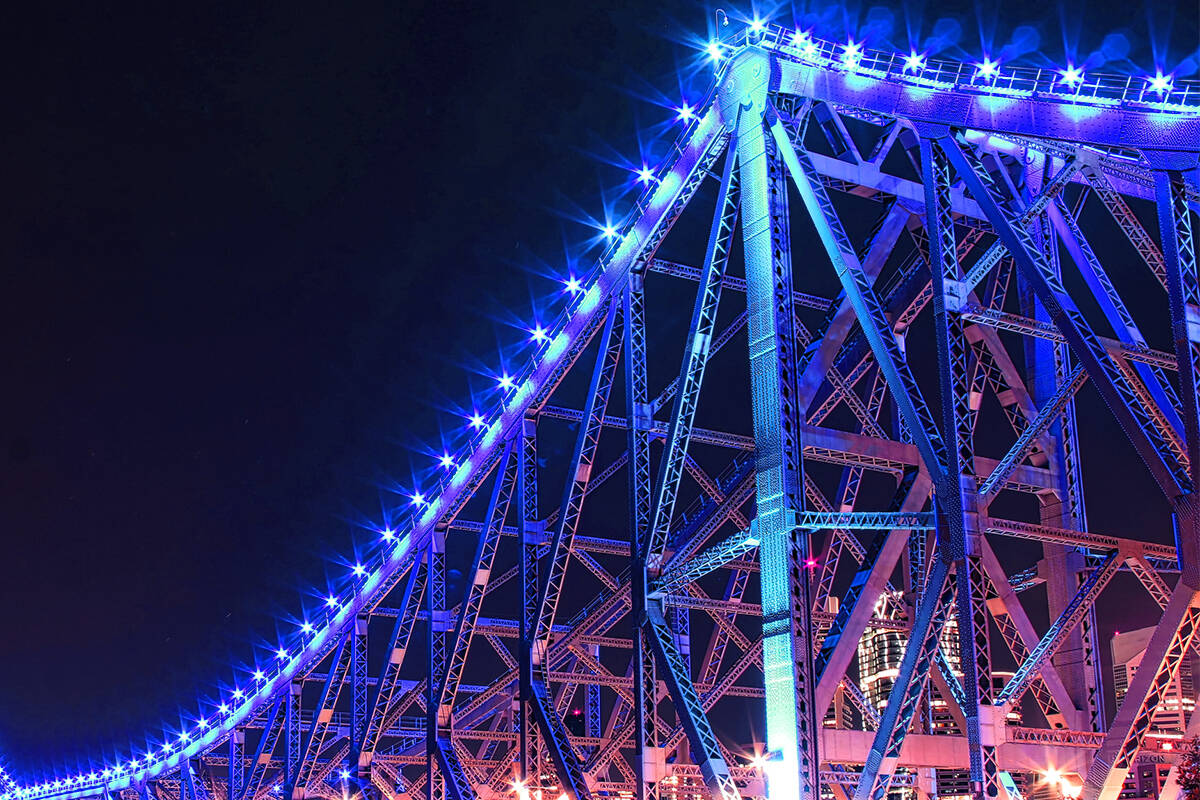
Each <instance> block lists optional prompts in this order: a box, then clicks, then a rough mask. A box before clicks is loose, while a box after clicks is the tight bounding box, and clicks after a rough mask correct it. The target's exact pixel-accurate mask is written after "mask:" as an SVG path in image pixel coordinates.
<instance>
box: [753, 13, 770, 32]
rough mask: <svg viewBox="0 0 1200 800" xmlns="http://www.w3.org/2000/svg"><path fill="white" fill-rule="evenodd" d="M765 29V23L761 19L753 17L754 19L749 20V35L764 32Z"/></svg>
mask: <svg viewBox="0 0 1200 800" xmlns="http://www.w3.org/2000/svg"><path fill="white" fill-rule="evenodd" d="M766 27H767V23H766V22H764V21H763V20H762V19H760V18H759V17H757V16H755V17H754V19H752V20H750V32H751V33H762V32H763V31H764V30H766Z"/></svg>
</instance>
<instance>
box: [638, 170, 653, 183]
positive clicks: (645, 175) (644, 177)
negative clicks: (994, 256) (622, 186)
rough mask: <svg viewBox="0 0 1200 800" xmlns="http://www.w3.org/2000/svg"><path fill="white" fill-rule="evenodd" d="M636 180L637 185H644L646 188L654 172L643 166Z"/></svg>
mask: <svg viewBox="0 0 1200 800" xmlns="http://www.w3.org/2000/svg"><path fill="white" fill-rule="evenodd" d="M637 179H638V183H641V184H645V185H647V186H648V185H649V184H650V182H651V181H652V180H654V172H653V171H652V170H651V169H650V168H649V167H646V166H643V167H642V168H641V169H639V170H638V177H637Z"/></svg>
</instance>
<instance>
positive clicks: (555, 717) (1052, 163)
mask: <svg viewBox="0 0 1200 800" xmlns="http://www.w3.org/2000/svg"><path fill="white" fill-rule="evenodd" d="M711 49H712V51H713V52H712V55H713V57H714V59H715V60H716V61H717V64H718V71H717V77H716V80H715V82H714V84H713V87H712V90H711V92H710V94H709V96H708V98H707V99H706V101H705V102H704V103H703V104H701V105H699V106H697V107H696V109H695V110H692V109H688V108H686V107H685V109H684V110H683V114H682V116H683V117H684V118H685V119H686V120H687V125H686V130H685V131H684V133H683V134H682V136H681V137H680V139H679V140H678V142H677V144H676V146H675V148H674V150H673V153H672V156H671V157H670V158H669V159H668V160H667V162H666V163H664V164H663V165H662V166H661V167H660V168H659V169H657V170H656V171H654V173H653V175H652V176H647V177H646V180H645V182H646V183H647V189H646V191H645V193H644V194H643V196H642V198H641V200H640V201H639V203H638V205H637V208H636V210H635V212H634V213H633V214H632V215H631V216H630V217H629V219H628V223H627V224H626V225H625V226H623V227H621V228H619V229H617V230H614V231H612V232H611V233H612V235H611V244H610V246H609V247H608V249H607V251H606V252H605V253H604V255H603V256H602V258H601V259H600V260H599V262H598V263H597V264H596V265H595V267H594V269H593V270H592V272H591V274H590V275H588V276H587V277H586V278H581V279H580V280H579V281H572V284H571V285H570V286H569V287H568V288H569V290H570V292H571V294H572V301H571V303H570V308H569V309H568V310H567V312H566V313H564V314H563V315H562V317H561V318H560V319H559V320H558V321H557V322H556V323H555V324H554V325H553V326H548V327H547V328H546V329H545V330H543V329H541V328H540V327H539V328H538V331H537V334H535V338H536V339H537V341H538V349H539V351H538V354H537V357H536V358H535V359H534V361H533V363H531V364H530V365H529V366H528V367H527V369H525V370H524V371H522V372H520V373H518V374H515V375H512V376H507V375H506V376H504V379H503V380H502V381H501V385H500V386H499V387H498V389H497V394H496V396H495V398H494V400H495V405H494V407H493V408H491V409H480V410H479V411H478V412H476V415H475V417H474V418H473V420H472V421H471V423H472V426H473V427H474V429H475V433H474V437H473V440H472V444H471V447H470V448H469V449H467V450H465V451H463V452H461V453H459V454H456V455H454V456H447V457H446V459H445V462H446V463H445V466H446V470H445V471H444V478H443V480H442V481H441V483H440V485H438V486H437V487H436V488H435V489H432V490H426V491H425V493H424V494H421V495H418V496H417V497H416V498H415V500H414V506H413V513H412V515H411V520H410V521H409V523H408V524H407V525H404V526H398V527H397V528H396V529H395V530H392V529H390V528H389V529H386V530H382V531H381V542H380V550H379V551H378V553H377V554H376V557H375V558H373V559H372V560H370V561H368V562H367V563H364V564H361V565H359V566H357V567H356V568H355V575H354V583H353V586H352V587H351V588H350V589H348V590H347V591H346V592H345V593H343V594H342V595H340V596H331V597H329V598H328V600H327V602H326V606H325V609H324V611H323V617H322V618H320V619H310V620H309V621H307V622H305V623H304V626H303V628H302V629H300V630H298V631H297V632H296V634H295V637H294V639H293V640H292V641H291V642H290V643H289V644H288V646H287V647H284V648H281V650H280V653H279V657H278V659H277V660H276V661H275V662H273V663H272V664H271V665H270V666H264V667H262V668H261V669H260V670H259V671H258V672H256V673H255V674H254V675H248V676H246V681H245V682H244V683H243V684H242V685H240V686H237V687H233V686H231V687H229V689H228V691H227V693H226V695H225V696H224V697H222V698H220V699H218V700H215V701H211V702H208V701H206V702H207V705H206V706H205V708H207V710H206V711H202V712H201V713H198V714H196V715H195V716H194V717H191V718H189V719H187V720H185V722H184V724H183V725H182V727H181V726H179V725H176V726H173V727H172V728H170V729H169V730H168V731H166V732H164V733H162V734H160V735H157V738H154V739H153V747H151V748H150V749H149V750H148V751H146V752H143V753H138V754H136V757H134V758H132V759H126V760H124V761H122V762H121V763H117V764H109V765H107V766H105V767H103V768H97V769H96V770H95V771H93V772H91V773H89V774H84V775H77V776H72V777H63V778H59V779H57V780H54V781H51V782H47V783H44V784H40V785H36V786H32V785H31V786H18V785H17V784H15V783H12V782H10V781H7V779H6V783H5V785H4V786H3V787H0V788H2V789H3V791H2V793H0V800H34V799H35V798H51V797H53V798H71V797H84V796H94V795H101V794H102V795H105V796H109V797H111V796H114V795H120V796H122V797H124V798H127V800H137V798H141V800H217V799H218V798H219V799H220V800H268V799H269V798H272V797H291V798H305V797H324V798H330V800H340V799H341V798H344V797H347V796H351V795H356V794H359V793H361V794H365V795H368V796H370V797H385V798H413V799H415V798H419V797H429V798H448V799H449V800H466V799H467V798H530V797H532V798H538V797H541V798H545V800H556V798H558V797H560V795H563V794H565V795H566V796H567V797H569V798H578V799H579V800H585V799H586V798H603V797H636V798H639V799H640V798H684V797H704V796H708V797H713V798H723V799H725V800H728V799H729V798H739V797H760V796H766V797H770V798H771V799H772V800H781V799H782V798H813V799H814V800H815V798H817V797H818V796H819V795H826V796H830V797H834V798H839V800H849V798H851V797H853V798H854V800H883V798H885V797H887V796H888V795H889V793H891V794H892V795H896V793H899V792H902V793H905V794H907V795H910V796H919V797H921V798H930V797H936V796H938V795H939V794H940V795H946V794H951V793H954V794H957V793H958V792H957V791H954V792H952V791H951V789H950V787H949V786H948V785H946V783H945V782H946V781H947V780H949V779H950V778H949V776H951V775H960V776H962V779H963V781H964V782H965V783H964V785H965V789H963V790H962V791H963V792H964V793H969V794H970V795H972V796H973V797H975V798H1001V797H1007V798H1009V800H1017V799H1018V798H1019V797H1020V795H1021V792H1022V791H1027V790H1028V789H1029V788H1031V785H1032V784H1031V780H1032V778H1031V776H1038V775H1039V774H1040V775H1043V776H1044V775H1045V773H1046V772H1047V771H1049V770H1053V771H1054V772H1055V773H1057V774H1059V775H1068V774H1072V775H1077V776H1078V781H1079V783H1078V785H1075V786H1074V787H1073V791H1074V793H1076V794H1080V793H1081V795H1082V797H1083V798H1085V800H1114V799H1115V798H1116V797H1117V795H1118V793H1119V792H1120V790H1121V787H1122V784H1123V781H1124V780H1125V779H1126V777H1127V776H1128V775H1129V773H1130V770H1131V769H1132V768H1133V767H1134V765H1135V764H1137V763H1142V762H1149V763H1163V764H1166V763H1169V762H1170V761H1171V759H1172V758H1173V756H1174V753H1173V752H1172V751H1171V745H1170V742H1171V741H1172V739H1171V737H1164V736H1161V735H1158V734H1156V733H1155V731H1157V730H1158V728H1156V727H1154V724H1153V723H1154V718H1155V714H1156V709H1158V707H1159V700H1160V699H1161V698H1162V696H1163V693H1164V692H1165V691H1166V690H1167V688H1168V687H1169V685H1170V684H1171V682H1172V679H1173V678H1174V676H1175V675H1176V674H1177V673H1178V671H1179V669H1180V664H1181V662H1182V661H1183V660H1184V658H1185V657H1186V655H1187V653H1188V651H1189V650H1190V648H1191V647H1192V645H1193V639H1194V637H1195V634H1196V631H1197V624H1198V622H1200V594H1198V592H1200V507H1198V505H1197V495H1196V486H1197V484H1198V482H1200V408H1198V402H1197V381H1198V380H1200V289H1198V286H1197V264H1196V253H1195V246H1194V240H1193V223H1194V216H1193V214H1194V212H1195V211H1196V210H1197V199H1198V196H1197V173H1196V167H1197V151H1198V150H1200V86H1198V85H1195V84H1185V83H1184V82H1182V81H1172V80H1170V78H1163V77H1162V76H1155V77H1154V78H1140V77H1127V76H1121V77H1115V76H1092V75H1085V74H1083V73H1081V72H1079V71H1077V70H1074V69H1069V70H1065V71H1056V70H1038V69H1024V68H1007V67H1001V66H999V65H996V64H993V63H991V62H988V61H986V60H985V61H984V63H983V64H974V65H972V64H958V63H951V62H937V61H933V60H927V59H924V58H921V57H919V56H911V55H909V56H906V55H904V54H897V53H881V52H876V51H871V50H867V49H864V48H861V47H859V46H857V45H854V44H835V43H830V42H825V41H821V40H819V39H814V38H812V37H810V36H808V35H806V34H804V33H801V32H793V31H788V30H783V29H779V28H775V27H772V26H765V25H757V24H756V25H754V26H752V27H751V28H749V29H747V30H746V31H743V32H742V33H741V34H740V35H739V36H738V37H737V38H736V40H733V41H727V42H723V43H714V44H713V45H712V46H711ZM681 239H686V240H687V243H684V244H676V242H677V241H678V240H681ZM1115 240H1119V243H1120V246H1119V247H1115V246H1111V245H1110V244H1105V245H1104V246H1098V245H1094V244H1093V242H1097V241H1103V242H1106V243H1111V242H1113V241H1115ZM799 242H808V243H811V244H808V245H805V246H803V247H800V246H798V245H797V244H796V243H799ZM689 243H690V244H689ZM817 243H819V244H817ZM689 248H690V249H689ZM689 252H693V253H694V254H695V256H694V258H695V260H694V261H692V262H691V263H687V262H685V261H684V260H683V259H684V258H685V256H681V255H679V254H680V253H689ZM689 309H690V317H689V314H688V311H689ZM1143 330H1145V331H1146V334H1145V335H1144V334H1143ZM663 365H667V366H666V367H665V368H664V367H663ZM656 373H661V374H656ZM1084 393H1094V395H1092V396H1094V397H1097V398H1099V400H1100V401H1102V407H1104V408H1106V409H1107V411H1106V412H1105V413H1108V412H1111V415H1112V417H1113V418H1115V421H1116V423H1117V425H1118V426H1119V430H1120V431H1122V432H1123V434H1124V436H1125V437H1126V438H1127V439H1128V445H1125V444H1124V443H1117V444H1119V445H1120V446H1121V447H1124V448H1126V450H1119V451H1114V450H1112V446H1113V443H1111V442H1110V443H1105V442H1099V441H1095V442H1093V441H1082V442H1081V441H1080V427H1081V426H1080V425H1079V423H1078V420H1077V413H1076V400H1077V397H1080V398H1081V397H1084V396H1085V395H1084ZM1098 407H1099V406H1098ZM1112 452H1122V453H1123V452H1131V453H1136V457H1130V458H1128V459H1125V460H1123V461H1121V462H1120V463H1114V462H1113V460H1112V458H1111V455H1106V454H1110V453H1112ZM1089 458H1091V459H1092V460H1091V461H1089V460H1088V459H1089ZM1092 470H1096V471H1104V470H1109V471H1111V470H1121V471H1124V472H1134V471H1145V472H1146V474H1147V475H1148V476H1149V481H1150V482H1151V483H1152V484H1156V485H1157V487H1158V489H1160V490H1161V494H1160V495H1158V496H1146V497H1130V498H1129V502H1131V503H1132V502H1137V503H1141V504H1145V506H1146V508H1147V509H1152V508H1157V509H1159V510H1160V513H1159V514H1158V516H1157V517H1156V516H1154V515H1153V514H1149V512H1148V516H1147V519H1148V520H1150V519H1161V520H1162V524H1161V525H1158V524H1149V523H1148V524H1147V525H1146V526H1145V527H1144V529H1142V530H1139V531H1136V532H1128V531H1125V532H1123V535H1112V533H1113V532H1111V531H1105V524H1104V520H1102V519H1100V520H1092V521H1091V522H1089V520H1088V518H1087V515H1086V513H1085V502H1084V492H1083V476H1084V473H1085V472H1088V474H1092V472H1091V471H1092ZM1172 520H1173V530H1172V524H1171V521H1172ZM1093 528H1094V529H1093ZM458 574H461V576H462V577H461V579H457V580H456V579H453V577H449V578H448V575H449V576H453V575H458ZM1121 576H1124V577H1121ZM1115 578H1116V579H1118V583H1120V581H1126V582H1125V583H1123V584H1121V585H1123V586H1125V589H1124V590H1122V591H1124V593H1125V596H1124V597H1123V598H1122V602H1125V603H1128V604H1131V605H1137V604H1142V605H1143V606H1144V607H1145V609H1146V614H1145V617H1146V618H1147V619H1154V620H1157V624H1156V627H1155V628H1154V631H1153V635H1152V636H1151V637H1150V638H1149V641H1148V644H1147V646H1146V651H1145V654H1144V656H1143V658H1142V661H1141V666H1140V667H1139V668H1138V669H1137V670H1136V672H1134V674H1133V677H1132V679H1131V680H1130V682H1129V685H1128V686H1127V687H1126V689H1125V691H1124V695H1123V697H1122V699H1121V702H1120V703H1119V704H1118V705H1116V706H1115V707H1110V708H1107V709H1106V708H1105V707H1104V701H1103V698H1104V693H1103V691H1102V687H1103V685H1104V682H1105V676H1104V675H1102V674H1101V669H1100V658H1099V652H1098V649H1099V648H1100V647H1102V646H1107V642H1101V641H1100V640H1099V639H1098V622H1097V617H1096V607H1097V600H1098V598H1101V597H1103V596H1104V593H1105V591H1106V588H1108V589H1109V590H1110V591H1111V586H1112V585H1116V584H1114V583H1113V581H1114V579H1115ZM1131 586H1135V587H1138V588H1137V590H1136V591H1131V589H1130V587H1131ZM868 641H869V642H870V644H869V647H868ZM885 646H886V647H892V650H893V651H894V652H893V656H892V657H891V658H892V660H891V661H889V662H887V663H885V664H883V666H882V668H881V669H882V670H883V672H886V683H884V684H881V683H879V682H878V680H876V679H877V678H879V675H875V676H874V677H873V678H872V680H874V681H875V682H873V683H871V684H870V686H869V687H867V686H866V683H867V677H868V676H867V674H866V673H867V670H868V665H867V664H866V663H865V660H864V653H865V652H867V650H868V649H870V651H871V652H880V653H883V652H884V650H885V649H886V647H885ZM885 655H886V654H885ZM880 657H881V658H884V656H880ZM885 660H886V658H885ZM877 666H878V665H877ZM883 672H880V673H879V674H883ZM193 705H194V704H193ZM1110 705H1111V704H1110ZM1192 717H1193V718H1192V719H1191V721H1190V722H1189V723H1188V725H1187V733H1188V734H1195V733H1196V732H1198V731H1200V717H1197V716H1196V715H1192ZM1178 733H1180V734H1182V733H1183V731H1179V732H1178ZM1176 739H1177V737H1176ZM1173 775H1174V773H1173V771H1172V772H1171V777H1170V778H1169V779H1168V782H1167V786H1166V788H1165V789H1164V790H1163V796H1164V797H1166V798H1168V800H1173V798H1174V797H1175V796H1176V795H1177V794H1178V790H1177V787H1176V786H1175V784H1174V777H1173ZM939 782H941V783H942V785H941V786H940V787H939ZM1064 787H1066V788H1067V789H1071V788H1072V787H1070V786H1068V784H1064ZM1068 793H1070V792H1068Z"/></svg>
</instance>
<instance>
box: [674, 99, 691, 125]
mask: <svg viewBox="0 0 1200 800" xmlns="http://www.w3.org/2000/svg"><path fill="white" fill-rule="evenodd" d="M695 116H696V111H695V109H693V108H692V107H691V106H689V105H688V104H687V103H684V104H683V105H681V106H680V107H679V108H677V109H675V119H678V120H682V121H684V122H688V121H689V120H691V119H692V118H693V117H695Z"/></svg>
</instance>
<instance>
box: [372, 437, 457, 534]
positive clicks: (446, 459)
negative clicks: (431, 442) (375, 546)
mask: <svg viewBox="0 0 1200 800" xmlns="http://www.w3.org/2000/svg"><path fill="white" fill-rule="evenodd" d="M438 463H439V464H441V465H442V466H443V467H444V468H446V469H453V468H454V456H452V455H450V454H449V453H442V457H441V458H439V459H438ZM388 538H391V537H388Z"/></svg>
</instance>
